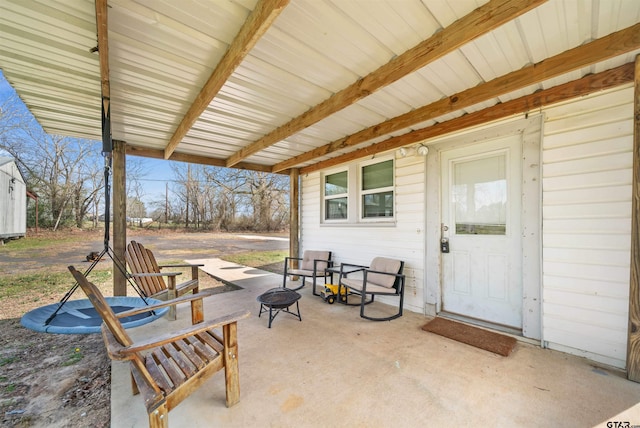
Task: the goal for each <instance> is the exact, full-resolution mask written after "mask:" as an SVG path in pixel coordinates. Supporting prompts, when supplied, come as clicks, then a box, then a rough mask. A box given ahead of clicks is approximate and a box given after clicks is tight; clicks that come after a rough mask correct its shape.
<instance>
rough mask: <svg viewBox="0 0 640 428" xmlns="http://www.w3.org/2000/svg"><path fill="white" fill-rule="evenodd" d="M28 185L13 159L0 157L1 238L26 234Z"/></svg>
mask: <svg viewBox="0 0 640 428" xmlns="http://www.w3.org/2000/svg"><path fill="white" fill-rule="evenodd" d="M26 231H27V186H26V184H25V182H24V178H23V177H22V174H21V173H20V170H18V167H17V166H16V163H15V162H14V160H13V159H11V158H8V157H0V239H7V238H18V237H22V236H25V233H26Z"/></svg>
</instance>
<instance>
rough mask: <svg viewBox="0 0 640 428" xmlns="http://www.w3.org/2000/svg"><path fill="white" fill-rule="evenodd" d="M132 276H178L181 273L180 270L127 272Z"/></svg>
mask: <svg viewBox="0 0 640 428" xmlns="http://www.w3.org/2000/svg"><path fill="white" fill-rule="evenodd" d="M129 275H131V276H132V277H133V276H137V277H141V278H143V277H145V276H146V277H152V276H178V275H182V272H149V273H131V274H129Z"/></svg>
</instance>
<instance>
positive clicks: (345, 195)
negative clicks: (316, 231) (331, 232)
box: [320, 168, 353, 224]
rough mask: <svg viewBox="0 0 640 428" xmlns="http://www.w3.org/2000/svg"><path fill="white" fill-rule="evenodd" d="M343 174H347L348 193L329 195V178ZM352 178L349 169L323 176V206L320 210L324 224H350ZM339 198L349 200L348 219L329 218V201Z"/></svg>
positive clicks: (338, 170)
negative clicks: (327, 191) (327, 192)
mask: <svg viewBox="0 0 640 428" xmlns="http://www.w3.org/2000/svg"><path fill="white" fill-rule="evenodd" d="M342 172H346V173H347V192H346V193H339V194H335V195H327V194H326V193H325V192H326V184H327V177H328V176H331V175H335V174H340V173H342ZM350 178H351V171H350V169H349V168H341V169H336V170H332V171H328V172H326V173H324V174H322V204H321V205H322V206H321V208H320V209H321V210H322V213H321V217H320V218H322V222H323V223H329V224H332V223H348V222H349V218H350V217H351V216H350V215H349V211H350V208H351V201H352V200H353V198H352V197H351V195H350V193H351V186H350ZM339 198H347V217H346V218H327V201H330V200H332V199H339Z"/></svg>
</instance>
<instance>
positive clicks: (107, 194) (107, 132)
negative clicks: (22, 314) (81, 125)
mask: <svg viewBox="0 0 640 428" xmlns="http://www.w3.org/2000/svg"><path fill="white" fill-rule="evenodd" d="M110 105H111V103H110V102H109V98H106V97H104V96H103V97H102V155H103V156H104V241H103V242H104V247H103V249H102V252H100V254H99V255H98V257H96V258H95V259H94V260H93V261H92V263H91V266H89V268H88V269H87V270H86V271H85V272H84V276H85V278H86V277H87V275H89V273H91V271H92V270H93V268H94V267H95V266H96V265H97V264H98V262H99V261H100V260H102V257H104V255H105V254H107V255H108V256H109V257H110V258H111V260H112V261H113V264H114V265H115V266H116V267H117V268H118V270H119V271H120V273H122V275H123V276H124V277H125V278H126V279H127V282H128V283H129V284H130V285H131V286H132V287H133V289H134V290H135V291H136V293H138V295H139V296H140V298H141V299H142V301H143V302H144V303H145V304H146V305H149V303H148V302H147V297H146V296H145V295H144V293H143V292H142V290H140V289H139V287H137V285H136V284H134V283H133V282H132V281H131V276H130V275H128V274H127V269H126V266H125V264H124V263H123V262H122V261H121V260H118V259H117V257H114V255H115V253H114V252H113V250H112V249H111V247H110V246H109V237H110V228H109V225H110V223H111V182H110V177H111V168H112V161H113V140H112V138H111V108H110ZM78 287H79V284H78V283H77V282H76V283H75V284H74V285H73V286H72V287H71V289H70V290H69V291H67V293H66V294H65V295H64V297H63V298H62V299H61V300H60V305H58V307H57V308H56V310H55V311H54V312H53V313H52V314H51V315H50V316H49V318H47V320H46V321H45V322H44V325H49V323H50V322H51V320H53V319H54V318H55V316H56V315H57V314H58V312H59V311H60V309H62V306H63V305H64V304H65V303H66V302H67V301H68V300H69V298H71V295H72V294H73V293H74V292H75V291H76V290H77V289H78ZM152 312H153V311H152Z"/></svg>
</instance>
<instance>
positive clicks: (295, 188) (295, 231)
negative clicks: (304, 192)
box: [289, 168, 300, 257]
mask: <svg viewBox="0 0 640 428" xmlns="http://www.w3.org/2000/svg"><path fill="white" fill-rule="evenodd" d="M289 257H300V172H299V171H298V170H297V169H295V168H294V169H292V170H291V172H290V173H289Z"/></svg>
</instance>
